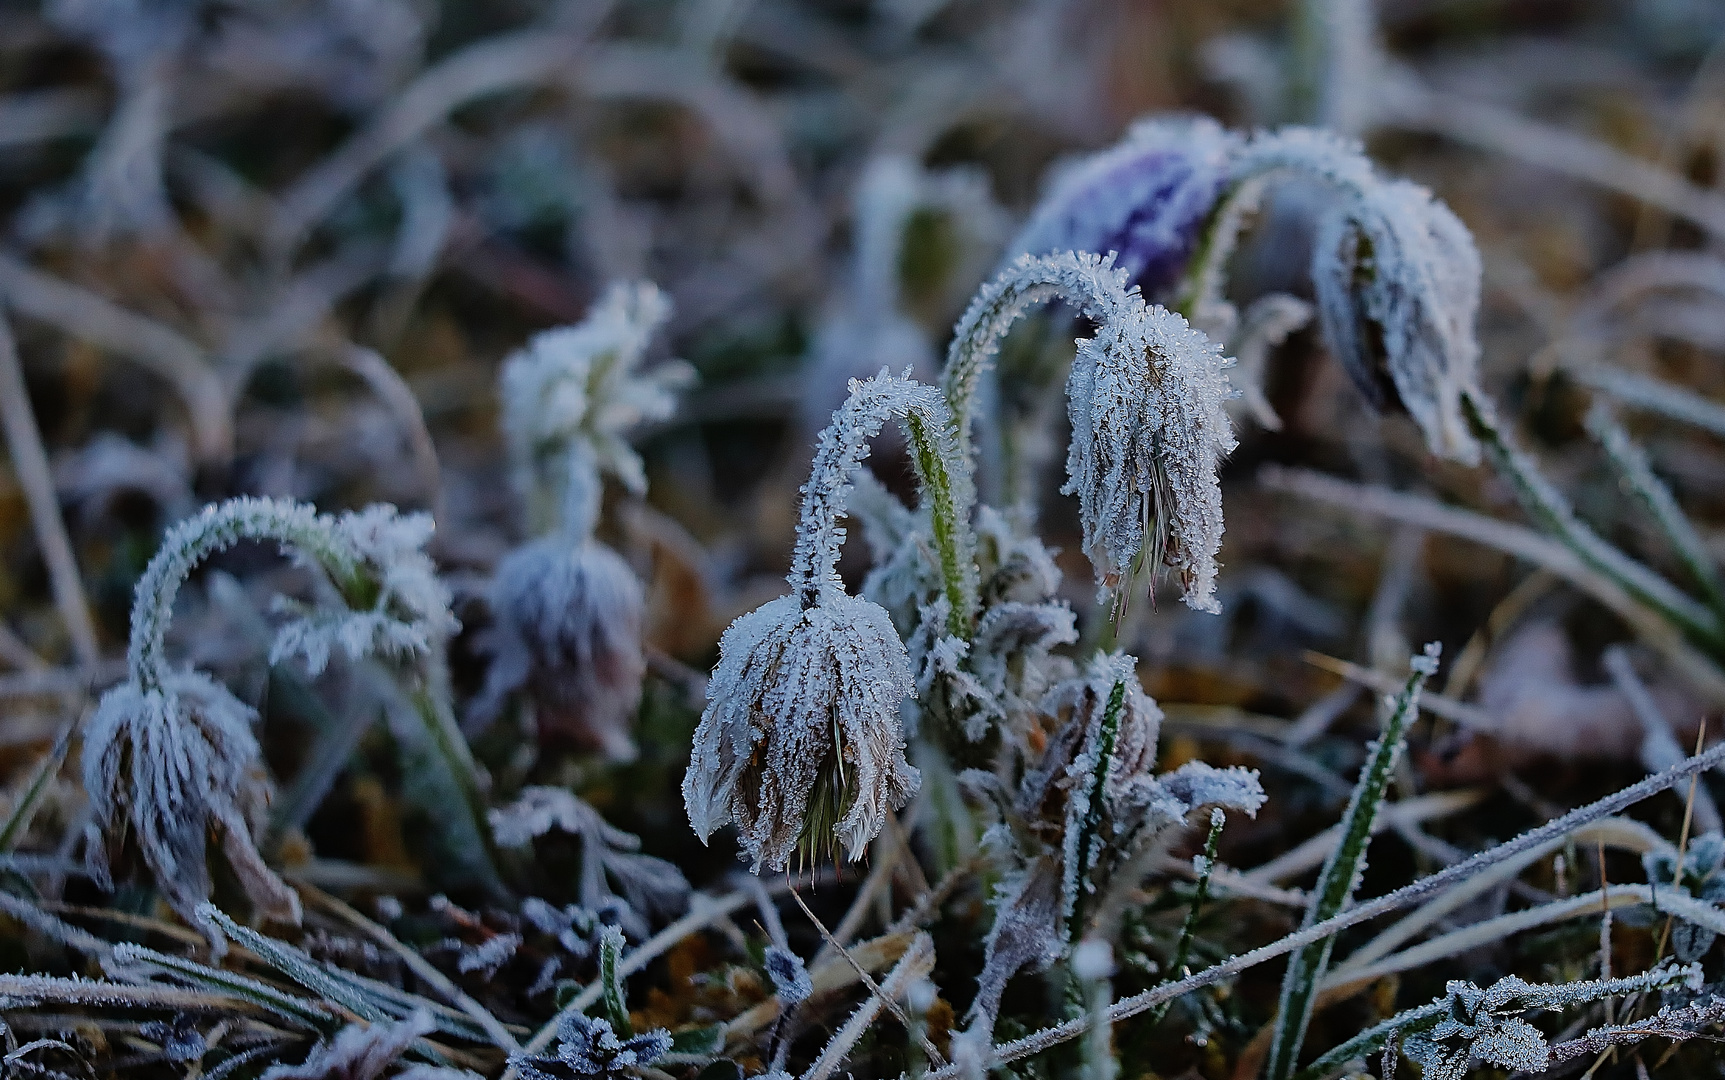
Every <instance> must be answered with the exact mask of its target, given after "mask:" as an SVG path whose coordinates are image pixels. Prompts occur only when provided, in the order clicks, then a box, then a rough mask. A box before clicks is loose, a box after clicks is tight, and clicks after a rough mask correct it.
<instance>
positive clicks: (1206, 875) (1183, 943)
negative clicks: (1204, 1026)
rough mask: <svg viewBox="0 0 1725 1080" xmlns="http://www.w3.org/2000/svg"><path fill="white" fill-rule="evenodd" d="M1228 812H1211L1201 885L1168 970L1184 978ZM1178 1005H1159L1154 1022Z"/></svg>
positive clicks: (1200, 869) (1171, 1001) (1170, 1001)
mask: <svg viewBox="0 0 1725 1080" xmlns="http://www.w3.org/2000/svg"><path fill="white" fill-rule="evenodd" d="M1227 821H1228V815H1227V814H1225V813H1223V812H1222V808H1221V807H1219V806H1218V807H1216V808H1215V809H1213V810H1211V811H1210V835H1209V836H1208V837H1207V838H1206V839H1205V840H1204V854H1203V855H1201V856H1200V857H1199V861H1198V887H1197V889H1196V890H1194V891H1193V893H1192V906H1191V907H1190V908H1187V909H1186V921H1185V922H1184V923H1182V924H1181V925H1180V943H1179V944H1178V945H1176V946H1175V947H1174V962H1173V963H1172V964H1170V965H1169V966H1168V970H1169V971H1172V972H1173V973H1174V977H1175V978H1180V977H1181V976H1182V975H1184V973H1185V971H1186V962H1187V960H1188V959H1190V957H1191V955H1192V940H1193V938H1195V937H1197V934H1198V915H1199V913H1200V912H1202V911H1203V910H1204V901H1205V900H1207V899H1209V896H1210V875H1211V874H1213V873H1215V871H1216V848H1217V845H1219V844H1220V843H1221V840H1222V826H1223V825H1225V824H1227ZM1173 1007H1174V999H1173V998H1169V999H1168V1000H1167V1001H1164V1002H1163V1003H1162V1004H1160V1005H1158V1006H1157V1007H1156V1008H1155V1009H1154V1010H1153V1011H1152V1012H1151V1013H1150V1025H1151V1026H1152V1027H1154V1026H1156V1025H1157V1024H1160V1023H1161V1022H1162V1020H1163V1018H1164V1017H1166V1016H1167V1015H1168V1010H1169V1009H1171V1008H1173Z"/></svg>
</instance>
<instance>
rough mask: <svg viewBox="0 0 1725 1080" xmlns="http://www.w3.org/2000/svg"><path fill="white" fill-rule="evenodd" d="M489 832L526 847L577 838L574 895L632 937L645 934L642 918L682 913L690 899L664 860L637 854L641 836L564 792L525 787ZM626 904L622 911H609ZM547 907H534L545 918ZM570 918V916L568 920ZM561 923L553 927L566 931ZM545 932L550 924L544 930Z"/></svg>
mask: <svg viewBox="0 0 1725 1080" xmlns="http://www.w3.org/2000/svg"><path fill="white" fill-rule="evenodd" d="M490 817H491V829H492V833H493V835H494V836H495V837H496V839H497V843H498V844H499V845H500V846H502V847H525V846H526V845H528V844H530V843H531V842H532V841H533V839H534V838H535V837H539V836H544V835H545V834H546V833H548V832H550V831H552V830H553V829H556V830H559V831H562V832H566V833H570V834H572V835H574V836H578V837H580V838H581V875H580V879H579V881H578V882H577V897H578V899H579V902H580V907H581V909H583V910H584V911H585V912H588V913H597V914H599V915H600V916H601V921H604V920H603V917H602V916H603V913H605V912H608V911H615V912H616V915H617V917H618V919H619V920H620V921H621V922H622V923H623V924H624V927H625V928H626V929H627V930H629V932H630V933H631V934H633V935H635V936H636V937H641V936H644V935H645V933H646V930H647V926H646V923H645V919H647V918H665V917H669V916H674V915H676V914H678V913H679V912H681V911H682V910H683V908H684V907H685V906H687V904H688V901H689V883H688V881H687V880H686V879H685V878H684V877H683V874H682V871H680V870H678V869H677V868H676V867H675V866H674V865H672V864H671V863H669V862H666V861H665V860H664V859H660V858H656V857H654V856H652V855H643V854H641V840H640V838H639V837H637V836H635V835H633V834H631V833H626V832H624V831H623V830H621V829H619V828H616V827H615V826H613V825H611V824H610V823H609V822H607V821H606V820H605V819H604V818H603V817H602V816H600V814H599V811H597V810H595V809H593V807H591V806H589V805H588V804H587V803H585V802H583V801H582V800H581V799H578V798H576V797H575V795H574V794H573V793H572V792H570V791H568V790H567V789H565V788H553V787H529V788H525V789H523V790H522V792H521V796H520V798H518V799H517V800H516V801H515V802H513V803H511V804H509V805H508V806H503V807H498V808H497V809H494V810H492V811H491V814H490ZM617 900H622V901H624V902H625V904H624V906H623V907H622V908H621V909H617V908H615V907H613V904H614V902H615V901H617ZM555 910H556V909H554V908H551V907H550V905H544V907H543V908H542V909H541V908H535V909H534V911H535V913H536V914H539V915H541V916H542V917H546V918H548V917H549V913H550V912H554V911H555ZM571 918H573V916H571ZM567 927H568V923H567V922H565V923H563V924H562V925H560V926H559V927H558V928H557V929H558V930H559V931H561V930H563V929H567ZM541 929H547V930H548V931H549V929H550V928H549V927H548V926H542V927H541Z"/></svg>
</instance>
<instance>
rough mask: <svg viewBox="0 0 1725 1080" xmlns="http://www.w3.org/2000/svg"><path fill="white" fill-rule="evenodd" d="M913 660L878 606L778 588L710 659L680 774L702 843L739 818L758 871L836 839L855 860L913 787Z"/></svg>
mask: <svg viewBox="0 0 1725 1080" xmlns="http://www.w3.org/2000/svg"><path fill="white" fill-rule="evenodd" d="M911 690H912V682H911V673H910V659H909V657H908V656H907V655H906V654H905V648H904V643H903V642H901V641H900V640H899V637H898V634H897V632H896V631H895V630H894V629H893V626H892V621H891V619H889V618H888V617H887V613H886V612H885V610H883V609H882V608H881V607H880V606H879V605H877V604H873V603H870V602H869V601H867V600H862V599H858V598H856V597H852V596H846V595H844V594H843V593H842V592H838V591H836V590H833V591H828V592H826V593H824V594H823V595H822V596H821V599H820V601H819V602H818V603H816V604H814V605H812V606H810V607H804V606H802V604H801V602H800V601H799V600H798V598H797V597H795V596H781V597H780V598H779V599H777V600H773V601H771V602H769V603H767V604H765V605H763V606H761V607H760V608H757V609H756V610H755V611H752V612H750V613H749V614H747V615H744V616H743V617H742V618H740V619H738V620H737V621H736V622H734V623H732V624H731V626H730V628H729V629H727V630H726V631H725V635H724V637H723V639H722V640H721V641H720V642H719V665H718V667H717V668H716V669H715V670H714V672H713V678H712V681H711V682H710V683H709V684H708V689H707V700H708V704H707V708H706V711H705V712H703V713H702V714H701V722H700V725H699V726H698V727H697V728H696V729H695V745H694V754H693V760H692V761H691V762H690V764H689V771H688V772H687V773H686V774H685V775H684V777H683V800H684V802H685V804H686V805H687V807H688V811H689V823H690V824H691V825H693V826H694V829H695V832H696V833H697V834H699V835H700V837H701V839H702V840H703V841H705V840H707V838H708V837H710V836H711V835H712V834H713V832H714V830H716V829H718V828H720V827H722V826H724V825H727V824H730V823H731V822H735V823H736V825H737V828H738V831H739V832H740V834H741V839H742V844H743V847H744V849H745V850H746V851H747V852H748V854H749V856H750V857H751V858H752V859H753V861H754V869H755V870H756V872H759V871H760V869H761V867H763V866H765V867H768V868H770V869H773V870H783V869H785V868H786V867H787V866H788V865H789V863H790V858H791V855H792V854H793V852H796V851H799V850H800V851H801V852H802V853H803V855H804V857H805V858H810V859H813V858H815V857H818V856H820V855H822V854H826V853H828V852H829V851H832V850H833V849H834V848H835V846H836V845H837V844H839V843H842V844H843V845H844V848H845V855H846V857H847V858H849V859H850V860H852V861H855V860H856V859H859V858H861V857H862V853H863V850H864V849H865V847H866V846H867V845H868V842H869V841H870V840H872V839H874V837H876V836H877V835H879V834H880V830H881V828H882V826H883V825H884V824H885V823H886V815H887V813H888V812H890V811H892V810H897V809H899V808H900V807H902V806H904V804H905V803H906V802H908V801H909V800H910V797H911V796H912V795H914V794H916V791H917V788H918V786H919V785H920V783H921V777H920V775H919V774H918V773H917V770H916V769H914V768H912V767H911V766H910V764H909V763H907V762H906V761H905V756H904V745H905V743H904V733H903V730H902V726H901V722H900V719H899V705H900V703H901V702H903V701H904V699H905V698H906V697H907V696H909V694H910V693H911Z"/></svg>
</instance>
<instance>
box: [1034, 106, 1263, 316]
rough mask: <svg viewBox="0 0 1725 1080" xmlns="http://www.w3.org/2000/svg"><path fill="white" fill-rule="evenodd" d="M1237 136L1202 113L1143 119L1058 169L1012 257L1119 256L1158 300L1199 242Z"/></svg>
mask: <svg viewBox="0 0 1725 1080" xmlns="http://www.w3.org/2000/svg"><path fill="white" fill-rule="evenodd" d="M1238 142H1239V139H1238V138H1237V137H1235V136H1232V135H1230V134H1229V133H1228V132H1226V131H1224V130H1223V129H1222V127H1221V126H1220V125H1218V124H1217V123H1216V122H1215V121H1214V120H1210V119H1208V118H1205V117H1182V118H1176V119H1159V120H1145V121H1140V122H1139V123H1137V124H1134V125H1133V127H1132V130H1131V131H1130V132H1129V133H1128V134H1127V136H1126V138H1124V139H1122V140H1121V141H1120V143H1119V144H1118V145H1116V146H1113V147H1110V148H1109V149H1107V150H1104V151H1102V152H1101V153H1098V154H1094V155H1091V156H1090V157H1087V158H1084V159H1082V160H1081V161H1077V162H1074V163H1072V164H1070V165H1067V166H1065V167H1064V168H1062V169H1061V170H1060V171H1059V172H1058V173H1057V174H1056V175H1055V177H1054V180H1053V182H1052V183H1050V184H1049V186H1048V192H1047V194H1045V195H1044V196H1043V198H1042V201H1041V202H1040V203H1039V204H1038V205H1037V208H1036V211H1035V213H1034V214H1033V215H1032V216H1031V218H1030V221H1029V223H1028V224H1026V225H1025V226H1024V229H1023V231H1021V232H1020V233H1019V234H1018V236H1017V238H1016V239H1015V240H1014V241H1013V243H1012V246H1011V248H1010V249H1009V253H1010V254H1011V255H1025V254H1029V255H1052V254H1054V253H1055V252H1060V251H1091V252H1096V253H1097V254H1106V253H1108V252H1115V253H1116V257H1115V265H1117V266H1120V267H1122V268H1124V269H1125V270H1126V272H1127V273H1128V274H1129V275H1130V278H1131V280H1132V282H1133V283H1135V284H1137V285H1138V286H1139V287H1140V288H1141V289H1143V290H1144V293H1145V295H1147V296H1160V295H1161V294H1162V293H1163V292H1165V291H1166V290H1167V289H1168V288H1169V287H1170V286H1171V285H1173V284H1174V283H1175V281H1177V280H1178V279H1179V277H1180V275H1181V273H1182V272H1183V271H1184V270H1185V267H1186V262H1187V260H1188V259H1189V258H1190V257H1191V255H1192V252H1193V250H1194V249H1195V248H1196V247H1197V245H1198V236H1199V232H1200V231H1201V229H1202V226H1203V224H1204V220H1205V218H1206V217H1207V216H1208V215H1209V213H1210V208H1211V207H1212V206H1213V205H1215V202H1216V197H1217V195H1218V194H1219V193H1220V192H1221V189H1222V184H1223V181H1224V180H1226V179H1227V164H1228V155H1229V153H1230V152H1231V151H1232V150H1233V149H1234V147H1235V145H1236V144H1237V143H1238Z"/></svg>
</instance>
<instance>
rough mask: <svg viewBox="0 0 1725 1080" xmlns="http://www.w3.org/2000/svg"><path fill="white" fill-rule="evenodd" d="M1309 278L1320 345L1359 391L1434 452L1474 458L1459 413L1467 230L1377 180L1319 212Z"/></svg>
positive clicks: (1470, 334)
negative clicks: (1409, 426) (1408, 422)
mask: <svg viewBox="0 0 1725 1080" xmlns="http://www.w3.org/2000/svg"><path fill="white" fill-rule="evenodd" d="M1312 280H1313V284H1314V285H1315V286H1316V288H1317V294H1318V320H1319V323H1320V325H1321V326H1322V327H1323V331H1324V339H1325V340H1326V341H1327V342H1328V343H1329V346H1330V348H1331V349H1332V350H1333V351H1334V352H1335V353H1336V358H1337V359H1338V360H1340V361H1341V363H1342V366H1343V367H1344V368H1346V369H1347V372H1348V374H1349V375H1350V376H1351V377H1352V378H1353V381H1354V384H1355V385H1356V386H1358V387H1359V388H1360V392H1361V393H1363V394H1364V395H1365V396H1366V398H1367V399H1368V400H1369V401H1371V402H1372V404H1373V405H1375V406H1378V407H1379V408H1382V407H1384V406H1385V405H1386V404H1389V403H1392V402H1393V403H1396V404H1398V405H1400V406H1401V407H1402V408H1404V409H1406V410H1407V411H1408V413H1409V415H1411V416H1412V417H1413V418H1414V421H1415V422H1416V423H1418V424H1419V426H1420V430H1421V431H1423V432H1424V433H1425V437H1426V442H1427V444H1428V445H1429V446H1430V447H1431V448H1432V450H1433V451H1434V452H1435V453H1439V454H1442V455H1443V456H1445V457H1448V458H1453V459H1455V460H1457V461H1462V462H1466V463H1469V464H1472V463H1474V462H1476V461H1478V460H1479V446H1478V445H1477V444H1476V443H1475V442H1474V439H1473V436H1472V434H1471V433H1470V432H1469V431H1468V427H1467V421H1466V420H1465V419H1464V418H1463V416H1462V408H1461V399H1462V395H1463V394H1465V393H1466V392H1467V391H1469V390H1471V389H1474V382H1475V378H1476V371H1477V369H1478V366H1479V342H1478V340H1477V339H1476V338H1475V336H1474V317H1475V315H1476V314H1477V313H1478V311H1479V280H1480V261H1479V251H1478V249H1476V248H1475V247H1474V243H1473V237H1472V236H1471V235H1470V234H1469V233H1468V230H1467V226H1465V225H1463V224H1462V223H1461V221H1460V219H1458V218H1457V217H1456V216H1455V214H1454V213H1453V212H1451V210H1450V209H1449V207H1447V206H1445V205H1444V204H1443V203H1441V202H1438V201H1437V200H1436V199H1433V198H1432V196H1431V193H1430V192H1429V191H1427V190H1426V189H1425V188H1422V187H1420V186H1418V185H1417V184H1411V183H1408V182H1406V181H1394V182H1379V183H1377V184H1374V185H1372V186H1371V187H1369V188H1368V189H1367V190H1366V191H1365V192H1363V193H1362V195H1361V197H1360V198H1359V199H1358V200H1357V201H1350V202H1345V203H1343V204H1341V205H1339V206H1338V207H1336V208H1335V209H1333V210H1332V211H1330V212H1329V213H1327V214H1326V215H1325V217H1324V218H1323V220H1322V222H1321V224H1320V225H1319V228H1318V238H1317V245H1316V248H1315V250H1314V252H1313V255H1312Z"/></svg>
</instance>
